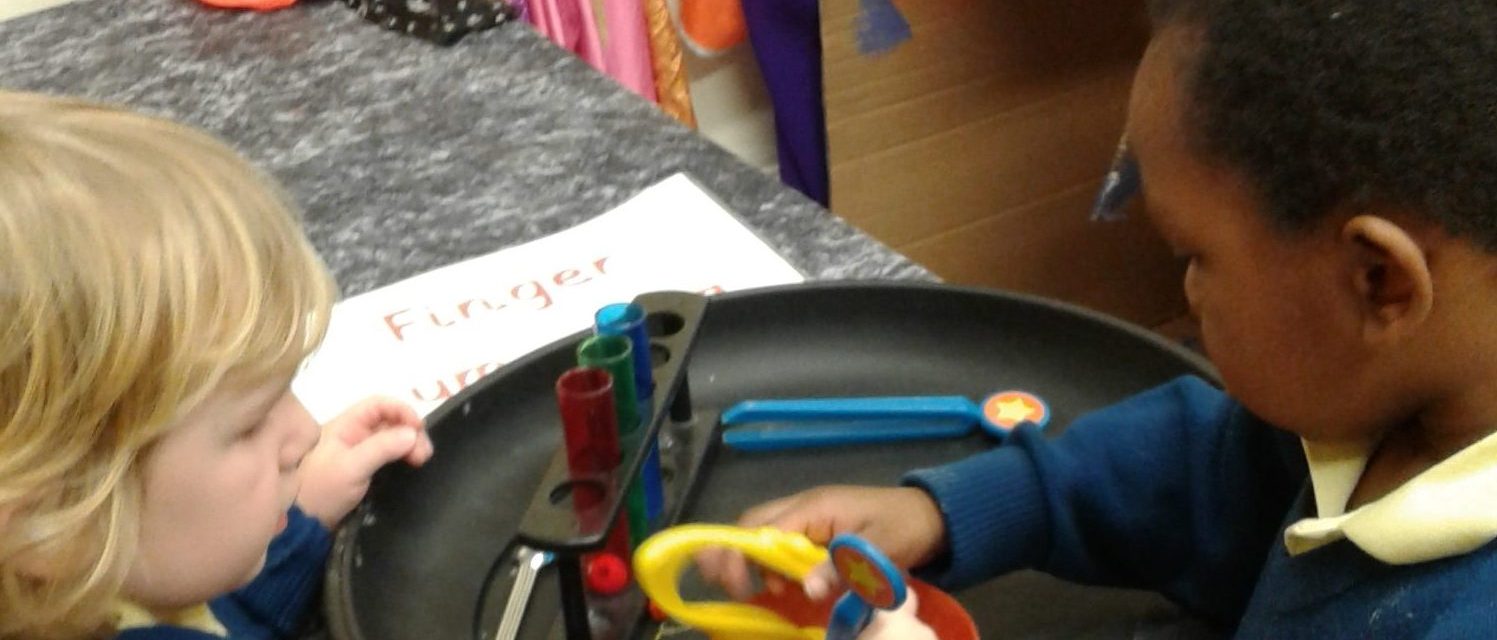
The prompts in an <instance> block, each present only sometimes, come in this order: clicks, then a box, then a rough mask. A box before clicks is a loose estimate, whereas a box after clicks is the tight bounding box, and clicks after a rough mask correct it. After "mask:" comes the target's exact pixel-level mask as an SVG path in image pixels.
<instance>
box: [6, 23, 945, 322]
mask: <svg viewBox="0 0 1497 640" xmlns="http://www.w3.org/2000/svg"><path fill="white" fill-rule="evenodd" d="M0 87H4V88H7V89H24V90H36V91H46V92H53V93H67V94H73V95H80V96H86V97H90V98H94V99H101V100H107V101H112V102H120V103H124V104H127V105H131V106H134V107H136V108H139V109H143V110H146V111H149V112H153V113H158V114H162V115H165V116H169V117H172V118H175V119H178V120H181V121H184V122H188V123H191V124H194V125H197V126H200V127H203V128H206V129H207V130H209V131H212V132H214V133H216V134H218V135H219V136H221V137H223V138H225V139H227V140H229V141H230V142H231V143H232V144H233V145H234V146H235V147H236V148H238V149H239V150H240V151H241V152H243V153H244V154H246V155H247V156H249V157H250V158H251V159H252V160H253V161H255V162H256V163H258V164H259V165H260V166H262V167H264V168H266V169H267V170H268V171H270V172H271V173H272V174H273V175H274V176H276V177H277V178H278V179H280V180H281V181H282V182H283V183H284V184H285V185H286V186H287V188H288V189H290V191H291V192H292V194H293V195H294V196H295V197H296V198H297V200H298V201H299V202H300V203H301V204H302V205H303V207H305V209H306V211H307V218H308V233H309V234H310V236H311V238H312V241H313V243H314V244H315V245H316V246H317V247H318V249H319V250H320V251H321V252H322V253H323V255H324V257H325V259H326V260H327V262H328V264H329V265H330V266H331V268H332V270H333V272H334V273H335V275H336V276H337V278H338V281H339V282H340V283H341V285H342V287H343V291H344V293H345V294H347V295H353V294H357V293H361V292H364V291H367V290H369V289H372V288H374V287H378V286H381V285H383V284H388V283H390V282H393V281H396V280H399V279H402V278H406V277H409V276H412V275H416V274H418V273H421V272H424V271H427V270H429V269H432V268H435V267H439V266H442V265H445V264H449V263H452V262H455V261H459V260H463V259H466V258H470V257H474V256H478V255H483V254H485V253H489V252H491V251H495V250H497V249H500V248H503V247H506V246H511V245H514V244H518V243H521V242H525V241H527V240H532V239H535V238H538V237H541V236H544V235H547V234H550V233H553V232H556V231H560V230H562V229H565V228H567V227H569V226H571V225H573V224H576V223H578V222H581V221H583V220H585V219H587V218H590V217H592V216H595V215H598V214H600V213H602V212H604V211H607V210H608V209H610V208H612V207H613V206H615V205H617V204H619V203H621V202H622V201H623V200H625V199H627V198H628V197H629V196H631V195H633V194H634V193H636V192H637V191H639V190H640V189H642V188H644V187H646V186H649V185H650V184H653V183H655V182H656V181H658V180H660V179H662V178H664V177H666V176H669V175H671V174H673V173H675V172H678V171H684V172H687V173H688V174H690V175H691V176H693V177H694V178H696V179H697V180H698V182H699V183H700V184H702V185H703V186H705V187H706V188H708V189H709V190H710V191H712V192H713V193H714V194H715V195H716V196H717V197H718V198H719V199H721V200H722V201H723V202H724V203H725V204H726V205H727V206H728V208H729V209H730V210H732V211H734V212H735V213H737V214H738V215H739V216H740V217H741V218H742V219H743V220H744V221H745V222H746V223H748V225H749V226H750V227H751V228H752V229H754V230H755V231H757V232H758V233H759V234H760V235H761V236H762V237H763V238H765V239H766V240H767V241H768V242H769V243H770V244H771V245H772V246H773V247H774V248H775V249H776V250H778V251H779V252H780V253H781V255H783V256H785V257H786V258H787V259H788V260H790V262H791V263H792V264H794V265H795V266H796V267H797V268H798V269H800V270H801V271H802V272H803V273H804V274H806V275H807V276H808V277H809V278H812V279H844V278H846V279H869V278H887V279H931V276H930V275H929V274H928V273H927V272H926V271H925V270H924V269H922V268H920V267H919V266H916V265H914V264H912V263H911V262H909V261H908V260H906V259H905V258H903V257H901V256H899V255H898V254H896V253H894V252H893V251H891V250H890V249H888V248H887V247H885V246H884V245H882V244H879V243H878V242H876V241H873V240H872V239H870V238H868V237H867V236H865V235H863V234H862V233H860V232H857V231H856V230H854V229H852V228H851V227H849V226H847V225H846V224H844V223H843V222H842V221H841V220H840V219H838V218H836V217H835V216H833V215H831V214H830V213H828V212H827V211H825V210H824V209H822V208H821V207H819V206H817V205H816V204H815V203H813V202H811V201H810V200H808V199H806V198H804V197H802V196H801V195H800V194H798V193H795V192H793V191H791V190H790V189H788V188H785V187H783V186H781V185H780V184H779V183H778V182H777V181H776V180H774V179H773V177H771V176H767V175H765V174H763V173H761V172H760V171H758V170H756V169H753V168H751V167H748V166H747V165H744V164H742V163H740V162H739V161H738V160H736V159H735V158H733V157H732V156H730V155H729V154H728V153H727V152H725V151H723V150H722V149H720V148H718V147H716V146H715V145H713V144H712V143H710V142H708V141H707V140H706V139H704V138H702V137H701V136H699V135H697V134H696V133H694V132H692V131H690V130H688V129H686V128H684V127H681V126H678V125H676V124H675V123H674V122H673V121H671V120H669V119H668V118H667V117H665V116H664V115H661V114H660V113H659V112H658V111H657V110H656V109H655V108H654V107H653V106H651V105H649V104H647V103H645V102H644V101H642V100H639V99H638V98H636V97H634V96H633V95H632V94H629V93H627V92H625V91H624V90H623V89H622V88H620V87H618V86H617V85H615V84H614V83H613V82H612V81H611V80H609V79H607V78H605V77H603V76H602V75H600V74H598V73H596V72H595V71H594V70H593V69H592V68H590V67H588V66H587V65H585V64H584V63H582V62H581V61H579V60H577V59H576V58H574V57H573V56H571V55H568V54H567V53H565V52H564V51H562V50H561V49H559V48H557V47H555V46H553V45H551V44H550V43H549V42H547V41H546V40H544V39H543V38H541V37H539V36H538V35H536V34H535V33H534V32H532V31H531V30H529V29H528V28H526V27H525V26H523V25H520V24H508V25H504V26H501V27H500V28H498V29H494V30H490V31H486V32H480V33H476V34H472V35H469V36H468V37H467V38H466V39H464V40H463V41H461V42H460V43H458V44H457V45H456V46H454V47H451V48H441V47H437V46H434V45H431V44H429V43H427V42H424V41H421V40H417V39H415V38H411V37H407V36H403V35H399V34H396V33H392V32H389V31H386V30H384V29H381V28H379V27H377V26H375V25H373V24H371V23H368V22H365V21H363V20H362V19H360V18H359V17H358V16H357V15H355V14H354V12H353V11H351V10H349V9H348V8H346V7H344V6H343V5H342V4H341V3H334V2H329V1H327V0H315V1H313V0H303V3H302V4H300V5H298V6H296V7H293V8H291V9H288V10H283V11H278V12H274V13H265V14H260V13H234V12H222V11H214V10H209V9H206V8H204V7H202V6H201V5H199V4H197V3H195V2H192V1H191V0H132V1H131V2H118V1H115V0H80V1H78V2H75V3H73V4H69V5H64V6H61V7H58V8H54V9H51V10H48V11H43V12H41V13H38V14H34V15H30V16H26V17H23V18H19V19H16V20H12V21H9V22H4V23H0Z"/></svg>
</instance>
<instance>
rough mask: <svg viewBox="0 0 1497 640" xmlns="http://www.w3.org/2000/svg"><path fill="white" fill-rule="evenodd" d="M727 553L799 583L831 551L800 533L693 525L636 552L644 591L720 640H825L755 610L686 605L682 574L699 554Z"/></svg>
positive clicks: (821, 633) (817, 630) (816, 630)
mask: <svg viewBox="0 0 1497 640" xmlns="http://www.w3.org/2000/svg"><path fill="white" fill-rule="evenodd" d="M714 547H727V548H730V549H734V550H737V551H739V552H742V553H743V554H744V555H746V556H748V557H750V558H753V559H754V561H755V562H758V563H759V564H761V565H764V566H765V567H768V568H770V569H773V570H774V571H776V572H778V573H780V574H782V575H784V576H786V577H788V578H793V579H795V580H796V581H801V580H804V579H805V577H806V576H807V575H808V574H810V573H811V569H813V568H814V567H816V565H819V564H821V563H823V562H826V561H827V558H828V556H827V551H826V549H825V548H822V547H820V546H817V545H816V543H814V542H811V539H810V538H807V537H805V536H803V535H801V534H798V533H790V532H788V531H781V530H779V529H774V528H769V527H765V528H762V529H745V528H742V527H732V526H727V525H711V524H690V525H682V526H678V527H672V528H670V529H666V530H664V531H661V532H660V533H657V534H655V535H653V536H651V537H650V538H649V539H648V540H645V541H644V543H643V544H641V545H639V548H638V549H637V550H635V552H634V575H635V577H636V579H638V580H639V586H640V588H642V589H644V592H645V595H646V596H649V598H650V599H651V600H654V601H655V604H656V605H657V606H659V607H660V609H661V610H662V611H664V612H665V613H666V614H667V615H669V616H670V617H672V618H675V619H676V620H677V621H679V622H681V623H682V624H685V625H687V626H690V627H693V628H695V629H699V630H701V631H704V632H706V633H707V635H709V636H711V637H712V638H713V639H714V640H823V639H824V638H825V637H826V630H825V629H823V628H821V627H798V626H795V625H794V624H791V623H790V622H789V621H787V620H785V619H784V618H782V617H780V615H779V614H777V613H775V612H773V611H770V610H768V609H765V608H763V607H756V606H754V605H749V604H739V603H728V602H686V601H684V600H682V599H681V593H680V591H679V589H678V587H679V584H680V581H681V573H682V572H684V571H685V570H686V564H687V563H688V562H691V561H692V557H693V556H695V555H696V553H697V552H698V551H702V550H704V549H709V548H714Z"/></svg>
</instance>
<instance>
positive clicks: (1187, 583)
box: [904, 378, 1497, 640]
mask: <svg viewBox="0 0 1497 640" xmlns="http://www.w3.org/2000/svg"><path fill="white" fill-rule="evenodd" d="M1306 480H1307V471H1306V465H1305V459H1304V453H1303V451H1302V449H1301V447H1300V444H1299V442H1298V440H1297V439H1296V438H1294V437H1293V436H1292V435H1290V434H1287V433H1285V432H1282V431H1279V430H1277V429H1274V428H1273V427H1271V426H1269V425H1267V424H1265V423H1264V422H1262V421H1261V420H1259V419H1257V418H1256V417H1254V416H1252V415H1251V414H1249V413H1248V412H1247V411H1246V410H1244V409H1243V408H1242V407H1241V406H1240V405H1238V404H1237V403H1236V402H1234V401H1233V400H1231V399H1230V398H1228V397H1227V396H1226V395H1224V394H1223V393H1222V392H1220V391H1218V390H1217V389H1215V388H1213V387H1211V386H1210V385H1208V384H1206V383H1205V382H1203V381H1201V380H1199V379H1195V378H1181V379H1178V380H1175V381H1173V382H1171V383H1169V384H1166V385H1164V386H1162V387H1159V388H1156V389H1153V390H1151V391H1148V392H1145V393H1143V394H1140V395H1138V396H1135V397H1133V398H1131V399H1129V400H1126V401H1124V402H1122V403H1120V404H1117V405H1114V406H1112V407H1109V408H1106V409H1102V410H1100V411H1097V412H1094V413H1091V414H1088V415H1086V416H1083V417H1081V418H1079V419H1078V420H1076V421H1075V423H1073V424H1072V425H1071V427H1070V428H1069V429H1067V430H1066V432H1065V433H1064V434H1063V435H1061V436H1060V437H1058V438H1056V439H1054V440H1049V441H1047V440H1046V439H1045V438H1044V437H1043V436H1042V435H1041V434H1040V432H1039V431H1038V430H1036V429H1034V428H1032V427H1029V426H1025V427H1021V428H1020V429H1019V430H1017V431H1015V432H1014V434H1013V435H1012V436H1011V438H1010V439H1009V441H1008V444H1006V445H1005V446H1003V447H1000V448H997V449H994V450H992V451H989V452H986V453H983V454H979V455H977V456H973V457H971V458H968V459H966V460H962V461H959V462H956V463H953V464H949V465H946V466H942V467H936V468H932V469H924V470H919V471H915V472H912V473H910V474H909V475H907V476H906V477H905V480H904V482H905V484H908V485H912V486H917V487H920V488H922V489H924V490H926V491H927V492H929V493H930V494H931V495H932V496H933V497H934V498H935V499H936V502H937V503H938V505H939V506H940V509H941V513H942V517H943V518H944V519H945V523H946V530H947V536H948V543H949V550H948V553H947V554H946V555H945V556H944V557H943V558H940V559H938V560H936V561H935V562H934V563H932V564H931V565H930V566H927V567H924V568H923V569H922V577H925V578H927V579H928V580H931V581H933V582H935V583H936V584H938V585H940V586H942V587H944V588H947V589H959V588H961V587H964V586H968V585H971V584H974V583H976V582H979V581H982V580H985V579H987V578H991V577H995V576H998V575H1001V574H1004V573H1007V572H1010V571H1014V570H1017V569H1025V568H1028V569H1037V570H1040V571H1044V572H1047V573H1050V574H1052V575H1054V576H1056V577H1059V578H1062V579H1066V580H1071V581H1075V582H1079V583H1085V584H1096V585H1108V586H1122V587H1132V588H1141V589H1149V590H1153V591H1156V592H1159V593H1161V594H1163V595H1165V596H1167V597H1169V598H1171V599H1172V600H1174V601H1175V602H1177V603H1179V604H1180V605H1181V606H1182V607H1184V608H1185V609H1187V610H1189V611H1191V612H1192V613H1194V614H1196V615H1199V616H1201V617H1203V618H1206V619H1208V620H1212V621H1215V622H1217V623H1220V624H1222V625H1226V626H1235V627H1236V629H1237V636H1238V637H1242V638H1301V637H1303V638H1316V639H1317V640H1323V639H1325V638H1342V637H1354V638H1367V637H1375V638H1472V637H1493V636H1494V635H1497V590H1494V588H1497V543H1489V544H1487V545H1485V546H1483V547H1481V548H1478V549H1477V550H1476V551H1473V552H1471V553H1467V554H1464V555H1459V556H1455V557H1450V558H1443V559H1440V560H1433V561H1429V562H1422V563H1417V564H1409V565H1389V564H1384V563H1382V562H1379V561H1378V560H1376V559H1373V558H1372V557H1370V556H1368V555H1367V554H1365V553H1363V552H1362V551H1361V550H1360V549H1359V548H1357V547H1356V546H1355V545H1354V544H1352V543H1351V542H1349V541H1347V540H1341V541H1339V542H1334V543H1331V544H1329V545H1326V546H1325V547H1322V548H1320V549H1316V550H1313V551H1309V552H1307V553H1303V554H1301V555H1298V556H1292V557H1291V556H1290V555H1289V554H1288V552H1287V550H1286V548H1285V546H1284V542H1283V535H1282V534H1283V531H1284V529H1285V527H1286V526H1287V525H1288V524H1289V523H1290V522H1293V521H1296V520H1299V519H1300V518H1303V517H1307V516H1312V515H1314V514H1313V512H1314V504H1313V498H1310V497H1309V496H1310V493H1309V492H1308V491H1307V490H1306V487H1307V481H1306ZM1494 498H1497V496H1494Z"/></svg>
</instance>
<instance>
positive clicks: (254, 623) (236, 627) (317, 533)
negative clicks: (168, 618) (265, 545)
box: [208, 507, 332, 640]
mask: <svg viewBox="0 0 1497 640" xmlns="http://www.w3.org/2000/svg"><path fill="white" fill-rule="evenodd" d="M287 517H288V522H287V525H286V530H285V531H282V532H281V534H280V535H278V536H276V538H275V539H274V540H272V541H271V543H270V550H269V551H268V552H266V555H265V568H264V569H263V570H262V571H261V572H260V575H258V576H256V577H255V579H254V580H253V581H251V582H250V583H249V584H247V585H245V586H243V587H240V588H239V590H237V591H234V592H232V593H229V594H227V595H225V596H223V597H220V598H218V599H215V600H213V601H212V602H210V603H209V605H208V606H209V607H210V608H211V609H212V610H213V615H214V616H216V617H217V618H218V620H219V622H221V623H223V625H224V626H225V627H226V628H228V629H229V632H230V637H232V638H234V639H235V640H239V639H240V638H245V639H246V640H249V639H254V640H260V639H262V638H263V639H274V638H289V637H292V636H293V635H294V634H295V633H296V632H297V631H298V630H299V628H300V626H301V624H302V622H303V621H304V620H305V619H306V616H307V613H308V611H309V610H310V609H311V606H312V604H313V603H314V602H315V601H316V599H317V593H318V592H319V590H320V589H321V588H322V574H323V568H324V566H325V565H326V564H327V558H328V553H329V551H330V550H331V549H332V536H331V534H329V532H328V530H327V529H326V528H325V527H323V526H322V523H320V522H318V521H317V520H316V519H315V518H312V517H311V516H308V515H306V514H304V513H302V512H301V509H298V508H296V507H292V508H291V511H290V512H289V513H288V514H287Z"/></svg>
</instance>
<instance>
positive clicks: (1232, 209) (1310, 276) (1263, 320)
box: [1128, 32, 1392, 440]
mask: <svg viewBox="0 0 1497 640" xmlns="http://www.w3.org/2000/svg"><path fill="white" fill-rule="evenodd" d="M1186 46H1188V45H1187V44H1186V40H1185V39H1184V38H1183V37H1182V36H1180V34H1178V33H1176V34H1171V33H1169V32H1166V33H1165V34H1162V35H1161V37H1159V38H1156V40H1155V42H1154V43H1153V44H1151V46H1150V47H1149V50H1148V52H1147V53H1146V54H1145V56H1144V60H1143V62H1142V64H1141V66H1140V68H1139V72H1138V76H1137V78H1136V80H1135V84H1134V93H1133V96H1132V100H1131V104H1130V108H1129V122H1128V140H1129V145H1130V147H1131V148H1132V150H1133V153H1134V155H1135V157H1136V159H1137V160H1138V164H1139V169H1140V172H1141V176H1142V181H1143V185H1144V193H1145V196H1146V198H1147V205H1148V206H1147V208H1148V211H1149V216H1150V219H1151V221H1152V222H1153V223H1154V226H1155V227H1156V228H1157V229H1158V230H1159V232H1160V234H1161V235H1162V236H1163V237H1164V238H1165V240H1166V241H1168V242H1169V244H1170V245H1171V246H1172V247H1173V248H1174V250H1175V251H1176V252H1177V253H1178V254H1179V255H1180V256H1181V257H1183V258H1188V259H1189V266H1188V267H1187V271H1186V275H1185V292H1186V298H1187V299H1188V301H1189V303H1190V308H1191V312H1192V313H1193V315H1195V317H1196V318H1197V320H1198V321H1199V322H1200V330H1201V341H1202V343H1203V346H1204V348H1205V351H1206V353H1207V355H1208V356H1209V357H1210V358H1211V360H1212V362H1213V363H1214V364H1215V365H1216V367H1217V369H1218V371H1219V372H1220V374H1221V378H1222V381H1223V382H1224V384H1225V386H1226V387H1227V390H1228V391H1229V392H1230V393H1231V394H1232V395H1233V396H1234V397H1235V398H1237V399H1238V400H1239V401H1240V402H1242V404H1243V405H1244V406H1246V407H1247V408H1248V409H1250V410H1252V411H1253V412H1254V413H1255V414H1257V415H1259V416H1261V417H1262V418H1264V419H1265V420H1268V421H1269V422H1271V423H1273V424H1276V425H1279V426H1281V427H1283V428H1285V429H1288V430H1290V431H1293V432H1296V433H1298V434H1299V435H1301V436H1304V437H1307V438H1311V439H1321V440H1344V439H1355V438H1361V437H1364V436H1365V435H1366V434H1367V433H1370V432H1371V431H1373V430H1374V429H1375V428H1377V426H1378V422H1379V419H1380V416H1384V415H1388V414H1389V413H1390V412H1392V410H1391V409H1390V407H1388V406H1385V405H1380V404H1379V402H1380V401H1384V400H1382V399H1380V398H1377V397H1369V396H1376V395H1377V394H1372V393H1368V389H1369V388H1370V386H1369V385H1368V384H1367V383H1366V382H1365V381H1361V380H1358V379H1357V374H1356V372H1357V371H1358V370H1359V368H1358V366H1357V365H1358V363H1359V362H1360V360H1359V359H1360V358H1363V357H1364V355H1363V354H1362V353H1361V352H1360V351H1359V349H1360V343H1359V340H1358V336H1360V327H1361V324H1360V320H1359V316H1358V315H1357V314H1356V310H1357V309H1359V306H1358V305H1359V304H1360V303H1359V302H1358V301H1357V300H1355V299H1353V298H1352V296H1353V295H1354V292H1353V291H1350V290H1349V288H1348V287H1346V286H1342V285H1343V284H1349V283H1350V279H1349V278H1343V277H1342V275H1341V274H1342V273H1343V271H1342V270H1341V266H1340V265H1339V264H1338V263H1337V260H1338V259H1339V258H1338V257H1337V256H1338V254H1337V253H1336V252H1335V251H1330V250H1326V243H1330V242H1335V234H1334V233H1331V234H1327V233H1323V232H1322V230H1311V231H1310V232H1309V233H1305V234H1290V233H1286V232H1283V231H1281V230H1279V229H1276V228H1274V226H1273V223H1272V222H1271V221H1270V220H1269V218H1268V217H1267V215H1265V214H1264V213H1262V212H1261V210H1260V205H1259V203H1258V200H1257V199H1256V198H1255V196H1254V194H1253V192H1252V191H1251V189H1250V188H1249V186H1248V183H1247V182H1246V181H1245V180H1243V179H1242V177H1241V176H1240V175H1238V174H1235V173H1234V172H1231V171H1228V170H1225V169H1223V168H1221V167H1219V166H1217V165H1214V164H1211V163H1207V162H1204V161H1202V160H1201V159H1200V158H1198V157H1197V154H1196V152H1195V151H1194V150H1193V148H1192V147H1191V145H1189V144H1188V141H1187V140H1186V138H1185V133H1184V131H1185V129H1186V127H1185V126H1184V122H1185V120H1184V117H1183V113H1184V112H1185V109H1184V106H1183V102H1184V92H1183V91H1182V85H1181V82H1180V77H1179V76H1180V73H1181V68H1180V61H1181V60H1182V59H1183V56H1185V55H1188V54H1187V53H1186V51H1185V50H1184V47H1186ZM1343 280H1345V281H1346V282H1344V283H1343V282H1342V281H1343Z"/></svg>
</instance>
